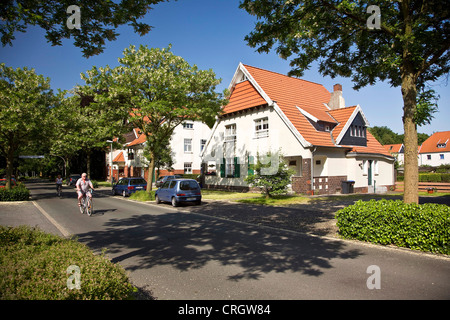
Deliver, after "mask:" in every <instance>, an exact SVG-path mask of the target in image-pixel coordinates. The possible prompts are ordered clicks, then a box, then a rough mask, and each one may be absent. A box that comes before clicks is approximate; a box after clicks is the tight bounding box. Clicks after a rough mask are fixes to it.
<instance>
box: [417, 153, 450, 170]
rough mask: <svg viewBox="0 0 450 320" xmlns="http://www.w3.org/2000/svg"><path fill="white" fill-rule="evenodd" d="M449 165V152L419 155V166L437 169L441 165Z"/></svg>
mask: <svg viewBox="0 0 450 320" xmlns="http://www.w3.org/2000/svg"><path fill="white" fill-rule="evenodd" d="M449 163H450V152H430V153H419V165H420V166H424V165H428V166H432V167H439V166H440V165H441V164H449Z"/></svg>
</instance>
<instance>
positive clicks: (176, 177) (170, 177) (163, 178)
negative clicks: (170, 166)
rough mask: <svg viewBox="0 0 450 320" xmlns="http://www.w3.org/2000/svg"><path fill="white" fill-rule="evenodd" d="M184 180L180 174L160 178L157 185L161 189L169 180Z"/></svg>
mask: <svg viewBox="0 0 450 320" xmlns="http://www.w3.org/2000/svg"><path fill="white" fill-rule="evenodd" d="M181 178H183V176H180V175H179V174H175V175H173V176H161V177H159V178H158V180H156V182H155V185H156V187H157V188H159V187H161V186H162V185H163V184H164V183H165V182H166V181H167V180H172V179H181Z"/></svg>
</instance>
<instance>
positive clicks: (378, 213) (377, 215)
mask: <svg viewBox="0 0 450 320" xmlns="http://www.w3.org/2000/svg"><path fill="white" fill-rule="evenodd" d="M336 219H337V226H338V228H339V233H340V234H341V235H342V237H343V238H346V239H357V240H362V241H368V242H373V243H379V244H383V245H389V244H393V245H396V246H399V247H406V248H410V249H414V250H421V251H429V252H434V253H442V254H450V207H449V206H447V205H442V204H434V203H426V204H421V205H418V204H405V203H403V201H401V200H395V201H394V200H385V199H383V200H378V201H376V200H370V201H362V200H359V201H357V202H356V203H355V204H353V205H351V206H348V207H346V208H344V209H341V210H339V211H338V212H337V213H336Z"/></svg>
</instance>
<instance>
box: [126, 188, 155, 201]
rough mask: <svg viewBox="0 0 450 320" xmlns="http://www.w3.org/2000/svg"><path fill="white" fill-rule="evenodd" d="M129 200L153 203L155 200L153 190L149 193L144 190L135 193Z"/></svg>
mask: <svg viewBox="0 0 450 320" xmlns="http://www.w3.org/2000/svg"><path fill="white" fill-rule="evenodd" d="M130 199H131V200H137V201H153V200H155V190H151V191H150V192H147V191H145V190H140V191H136V192H134V193H132V194H131V195H130Z"/></svg>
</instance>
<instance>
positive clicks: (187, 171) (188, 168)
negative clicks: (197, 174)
mask: <svg viewBox="0 0 450 320" xmlns="http://www.w3.org/2000/svg"><path fill="white" fill-rule="evenodd" d="M184 173H185V174H191V173H192V162H185V163H184Z"/></svg>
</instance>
